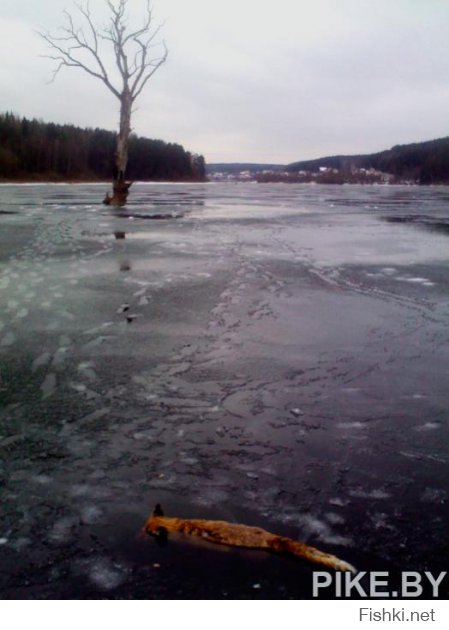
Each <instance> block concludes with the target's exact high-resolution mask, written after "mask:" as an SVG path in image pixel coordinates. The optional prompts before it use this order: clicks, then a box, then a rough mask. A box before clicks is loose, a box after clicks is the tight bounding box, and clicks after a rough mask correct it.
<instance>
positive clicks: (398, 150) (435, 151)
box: [207, 137, 449, 184]
mask: <svg viewBox="0 0 449 630" xmlns="http://www.w3.org/2000/svg"><path fill="white" fill-rule="evenodd" d="M323 167H326V168H328V169H336V170H338V171H339V173H341V177H340V178H339V179H337V178H336V183H341V181H342V180H345V181H350V177H349V174H350V173H351V171H354V170H357V169H375V170H376V171H381V172H382V173H390V174H391V175H393V176H395V178H397V180H398V181H412V182H416V183H420V184H449V137H446V138H439V139H437V140H428V141H426V142H414V143H412V144H402V145H396V146H394V147H393V148H391V149H388V150H385V151H380V152H378V153H370V154H358V155H331V156H328V157H322V158H318V159H314V160H301V161H299V162H293V163H291V164H288V165H281V164H257V163H245V162H244V163H231V164H209V165H208V166H207V173H208V174H210V173H213V172H219V173H223V174H228V175H236V174H238V173H241V172H242V171H249V172H250V173H251V174H256V173H261V172H263V171H272V172H273V178H272V179H273V181H282V176H281V173H282V172H283V173H287V174H289V175H290V176H294V175H295V174H296V173H298V172H299V171H306V172H311V173H317V172H318V171H319V170H320V168H323ZM269 179H270V178H269V176H268V177H266V178H265V181H269ZM292 181H294V180H292ZM331 183H332V182H331Z"/></svg>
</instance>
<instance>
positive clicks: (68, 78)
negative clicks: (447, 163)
mask: <svg viewBox="0 0 449 630" xmlns="http://www.w3.org/2000/svg"><path fill="white" fill-rule="evenodd" d="M143 3H144V0H129V5H130V7H131V8H132V15H133V19H136V18H137V17H138V16H139V14H140V9H141V8H142V6H143ZM152 6H153V10H154V14H155V17H156V18H157V20H165V26H164V28H163V36H164V39H165V40H166V43H167V46H168V48H169V58H168V61H167V63H166V64H165V65H164V66H163V67H162V68H160V70H159V71H158V72H157V74H155V75H154V77H153V78H152V79H151V81H150V82H149V83H148V84H147V88H146V90H145V91H144V92H143V93H142V95H141V97H140V99H139V100H138V102H137V108H138V109H137V111H136V112H135V114H134V118H133V127H134V130H135V131H136V133H138V134H139V135H145V136H148V137H152V138H162V139H163V140H166V141H172V142H179V143H181V144H183V145H184V146H185V147H186V148H187V149H189V150H191V151H196V152H200V153H203V154H204V155H205V157H206V159H207V161H208V162H216V161H260V162H275V163H287V162H291V161H295V160H299V159H308V158H313V157H320V156H324V155H330V154H337V153H357V152H371V151H376V150H381V149H384V148H389V147H391V146H392V145H394V144H399V143H407V142H414V141H420V140H428V139H432V138H437V137H442V136H446V135H449V2H448V0H270V1H268V0H226V2H223V1H222V0H153V2H152ZM64 8H67V9H72V8H73V5H72V2H71V0H1V1H0V58H1V59H2V64H1V65H0V85H1V91H0V111H5V110H8V111H11V110H12V111H14V112H16V113H18V114H20V115H24V116H27V117H38V118H42V119H44V120H46V121H52V122H59V123H63V122H69V123H73V124H76V125H81V126H92V127H97V126H98V127H104V128H107V129H115V128H116V124H117V120H118V101H117V100H116V99H115V98H114V97H113V95H112V94H111V93H110V92H108V91H107V89H106V88H105V87H104V86H103V84H101V83H100V82H98V81H97V80H95V79H93V78H90V77H89V76H88V75H86V74H85V73H83V72H82V71H80V70H76V69H71V68H70V69H64V70H63V72H61V73H60V75H59V76H58V77H57V79H56V81H55V82H54V83H52V84H48V81H49V80H50V79H51V76H52V72H51V71H52V62H51V61H50V60H49V59H45V58H43V57H41V56H40V55H43V54H46V52H47V50H46V48H45V44H44V42H42V41H41V40H40V39H39V38H38V37H37V36H36V35H35V33H34V31H35V29H42V28H48V29H49V30H51V31H55V30H56V29H57V28H58V26H60V25H61V24H62V22H63V15H62V11H63V10H64ZM91 9H92V13H93V14H97V15H98V19H99V22H100V23H104V21H105V15H106V13H105V2H104V0H91ZM75 13H76V9H75V10H74V14H75Z"/></svg>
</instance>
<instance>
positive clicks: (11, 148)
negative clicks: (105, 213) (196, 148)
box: [0, 112, 206, 181]
mask: <svg viewBox="0 0 449 630" xmlns="http://www.w3.org/2000/svg"><path fill="white" fill-rule="evenodd" d="M116 138H117V134H116V133H114V132H112V131H107V130H105V129H98V128H96V129H90V128H88V129H82V128H80V127H76V126H74V125H68V124H65V125H58V124H54V123H45V122H43V121H41V120H36V119H32V120H28V119H27V118H23V117H20V116H17V115H16V114H13V113H9V112H8V113H3V114H0V181H103V180H110V179H111V178H112V175H113V169H114V152H115V150H116ZM127 178H128V179H130V180H134V181H135V180H139V181H204V180H205V178H206V165H205V160H204V157H203V156H202V155H197V154H192V153H190V152H189V151H186V150H185V149H184V148H183V147H182V146H181V145H179V144H176V143H167V142H164V141H163V140H151V139H149V138H143V137H139V136H137V135H134V134H132V135H131V137H130V140H129V160H128V168H127Z"/></svg>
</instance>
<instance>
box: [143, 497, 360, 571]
mask: <svg viewBox="0 0 449 630" xmlns="http://www.w3.org/2000/svg"><path fill="white" fill-rule="evenodd" d="M145 531H146V532H147V534H151V535H154V536H164V537H166V536H167V534H168V533H169V532H180V533H182V534H187V535H189V536H198V537H200V538H202V539H203V540H206V541H208V542H211V543H215V544H218V545H228V546H230V547H243V548H245V549H257V550H263V551H271V552H275V553H278V554H286V555H290V556H295V557H298V558H303V559H304V560H308V561H309V562H313V563H315V564H319V565H322V566H325V567H328V568H329V569H334V570H336V571H352V572H354V571H355V569H354V567H353V566H351V565H350V564H348V563H347V562H345V561H344V560H340V559H339V558H337V557H336V556H333V555H331V554H328V553H325V552H323V551H320V550H319V549H316V548H315V547H311V546H310V545H306V544H305V543H302V542H299V541H296V540H292V539H291V538H287V537H285V536H278V535H277V534H271V533H270V532H267V531H266V530H264V529H261V528H260V527H250V526H248V525H239V524H236V523H228V522H227V521H209V520H203V519H183V518H170V517H167V516H164V514H163V512H162V509H161V507H160V505H157V506H156V509H155V511H154V513H153V515H152V516H151V517H150V518H149V519H148V520H147V522H146V524H145Z"/></svg>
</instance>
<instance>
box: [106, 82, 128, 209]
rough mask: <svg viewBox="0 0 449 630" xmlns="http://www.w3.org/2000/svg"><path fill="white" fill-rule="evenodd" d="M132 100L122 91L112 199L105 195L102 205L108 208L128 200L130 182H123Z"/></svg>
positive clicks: (126, 92) (126, 162) (124, 203)
mask: <svg viewBox="0 0 449 630" xmlns="http://www.w3.org/2000/svg"><path fill="white" fill-rule="evenodd" d="M132 104H133V99H132V96H131V94H130V93H129V91H124V92H123V94H122V95H121V98H120V128H119V134H118V137H117V149H116V152H115V156H114V157H115V169H114V170H115V173H114V179H113V183H112V191H113V194H112V197H111V196H110V195H109V193H108V194H107V195H106V198H105V199H104V201H103V203H105V204H106V205H110V206H124V205H126V200H127V198H128V192H129V189H130V187H131V184H132V182H127V181H126V180H125V172H126V166H127V164H128V146H129V136H130V133H131V110H132Z"/></svg>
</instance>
